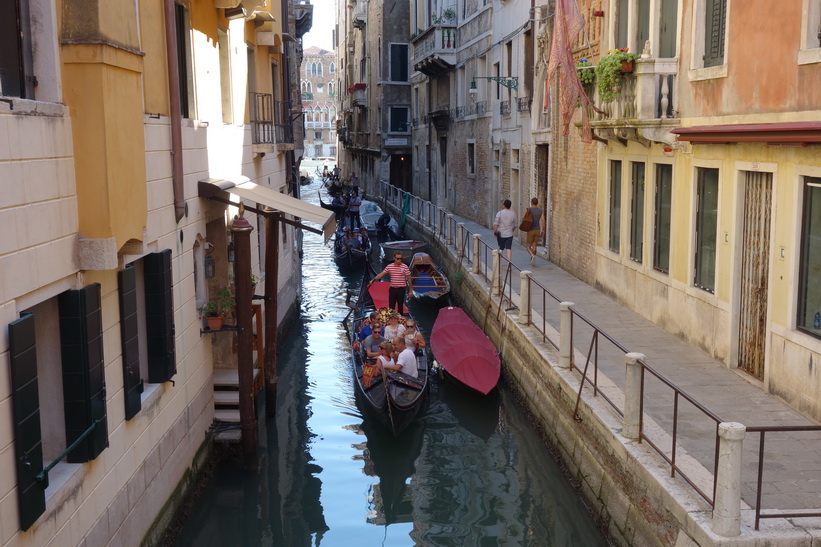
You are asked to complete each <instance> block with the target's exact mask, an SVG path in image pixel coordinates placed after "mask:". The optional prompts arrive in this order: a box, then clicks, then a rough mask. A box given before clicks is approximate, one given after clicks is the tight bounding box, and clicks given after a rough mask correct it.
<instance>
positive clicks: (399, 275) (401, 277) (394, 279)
mask: <svg viewBox="0 0 821 547" xmlns="http://www.w3.org/2000/svg"><path fill="white" fill-rule="evenodd" d="M385 271H386V272H388V275H389V276H391V287H404V286H405V278H406V276H409V275H410V268H408V265H407V264H405V263H404V262H402V263H400V264H399V265H396V264H388V265H387V266H386V267H385Z"/></svg>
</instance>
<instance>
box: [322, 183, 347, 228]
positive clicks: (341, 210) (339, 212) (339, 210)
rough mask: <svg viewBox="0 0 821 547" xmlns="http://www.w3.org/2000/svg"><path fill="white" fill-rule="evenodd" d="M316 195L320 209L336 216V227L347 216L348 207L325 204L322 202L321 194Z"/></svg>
mask: <svg viewBox="0 0 821 547" xmlns="http://www.w3.org/2000/svg"><path fill="white" fill-rule="evenodd" d="M317 195H318V196H319V205H320V207H322V208H323V209H328V210H329V211H333V212H334V214H335V215H336V223H337V225H338V224H340V223H342V221H344V220H345V218H346V217H347V216H348V206H347V205H346V204H341V205H337V204H334V203H325V202H324V201H322V193H321V192H319V191H317Z"/></svg>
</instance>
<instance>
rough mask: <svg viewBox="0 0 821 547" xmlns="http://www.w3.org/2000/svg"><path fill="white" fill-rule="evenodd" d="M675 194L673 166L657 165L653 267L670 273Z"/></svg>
mask: <svg viewBox="0 0 821 547" xmlns="http://www.w3.org/2000/svg"><path fill="white" fill-rule="evenodd" d="M672 196H673V166H672V165H656V195H655V202H654V209H655V211H654V213H655V214H654V217H655V225H654V226H653V268H655V269H656V270H658V271H660V272H663V273H670V220H671V217H672V214H671V213H672V211H671V209H670V205H671V199H672Z"/></svg>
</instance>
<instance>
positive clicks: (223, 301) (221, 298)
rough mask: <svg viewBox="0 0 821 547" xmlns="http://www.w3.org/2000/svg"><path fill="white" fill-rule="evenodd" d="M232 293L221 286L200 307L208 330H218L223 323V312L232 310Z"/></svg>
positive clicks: (234, 304) (233, 303) (234, 302)
mask: <svg viewBox="0 0 821 547" xmlns="http://www.w3.org/2000/svg"><path fill="white" fill-rule="evenodd" d="M234 306H236V301H235V300H234V295H232V294H231V291H229V290H228V289H227V288H225V287H223V288H222V289H220V290H218V291H217V294H215V295H214V297H213V298H212V299H211V300H209V301H208V302H206V303H205V305H204V306H203V307H201V308H200V314H201V315H202V316H203V317H205V320H206V321H207V322H208V330H220V329H221V328H222V326H223V324H224V323H225V314H227V313H231V312H232V311H234Z"/></svg>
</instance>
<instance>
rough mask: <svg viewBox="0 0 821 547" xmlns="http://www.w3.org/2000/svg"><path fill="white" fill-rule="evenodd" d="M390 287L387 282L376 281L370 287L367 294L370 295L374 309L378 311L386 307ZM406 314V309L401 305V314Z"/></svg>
mask: <svg viewBox="0 0 821 547" xmlns="http://www.w3.org/2000/svg"><path fill="white" fill-rule="evenodd" d="M390 286H391V284H390V283H389V282H388V281H377V282H376V283H374V284H373V285H371V286H370V288H369V289H368V292H369V293H370V295H371V298H373V307H374V308H376V309H379V308H387V307H388V302H389V300H388V289H389V288H390ZM406 290H407V288H406ZM408 313H409V312H408V308H407V306H405V304H404V303H403V304H402V314H403V315H407V314H408Z"/></svg>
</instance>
